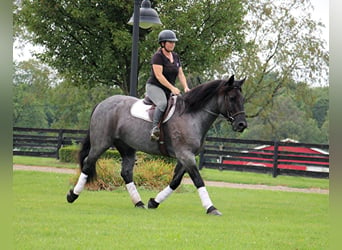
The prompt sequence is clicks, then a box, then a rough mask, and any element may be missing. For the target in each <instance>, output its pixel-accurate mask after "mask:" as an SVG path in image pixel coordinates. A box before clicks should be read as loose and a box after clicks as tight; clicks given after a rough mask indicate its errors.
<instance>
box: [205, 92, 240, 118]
mask: <svg viewBox="0 0 342 250" xmlns="http://www.w3.org/2000/svg"><path fill="white" fill-rule="evenodd" d="M232 89H240V90H241V88H240V87H233V88H232ZM232 89H231V90H232ZM224 102H225V105H226V106H227V107H228V101H227V95H225V96H224ZM203 110H204V111H205V112H207V113H209V114H211V115H213V116H216V117H218V116H222V117H223V118H224V119H226V120H228V121H229V122H230V123H233V122H234V121H235V117H237V116H238V115H242V114H245V111H243V110H242V111H238V112H236V113H234V114H232V113H231V112H230V111H229V110H228V109H227V115H226V116H225V115H222V114H220V113H216V112H213V111H211V110H208V109H203Z"/></svg>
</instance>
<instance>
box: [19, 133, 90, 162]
mask: <svg viewBox="0 0 342 250" xmlns="http://www.w3.org/2000/svg"><path fill="white" fill-rule="evenodd" d="M86 133H87V130H76V129H44V128H22V127H14V128H13V155H26V156H41V157H54V158H57V159H59V154H58V151H59V149H60V148H61V147H63V146H67V145H72V144H78V143H80V142H81V141H82V140H83V138H84V137H85V136H86Z"/></svg>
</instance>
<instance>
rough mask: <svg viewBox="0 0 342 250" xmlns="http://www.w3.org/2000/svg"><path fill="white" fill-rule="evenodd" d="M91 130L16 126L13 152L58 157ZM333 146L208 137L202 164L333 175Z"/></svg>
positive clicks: (236, 168)
mask: <svg viewBox="0 0 342 250" xmlns="http://www.w3.org/2000/svg"><path fill="white" fill-rule="evenodd" d="M86 133H87V130H74V129H42V128H21V127H14V128H13V155H27V156H41V157H55V158H57V159H59V154H58V151H59V149H60V148H61V147H63V146H66V145H72V144H77V143H80V142H81V141H82V140H83V138H84V137H85V135H86ZM328 150H329V145H326V144H307V143H292V142H279V141H275V142H272V141H262V140H241V139H225V138H217V137H207V138H206V141H205V143H204V149H203V150H202V152H201V153H200V164H199V167H200V169H202V168H203V167H205V168H214V169H220V170H235V171H248V172H258V173H271V174H272V175H273V177H276V176H277V175H281V174H286V175H300V176H311V177H319V178H328V177H329V152H328Z"/></svg>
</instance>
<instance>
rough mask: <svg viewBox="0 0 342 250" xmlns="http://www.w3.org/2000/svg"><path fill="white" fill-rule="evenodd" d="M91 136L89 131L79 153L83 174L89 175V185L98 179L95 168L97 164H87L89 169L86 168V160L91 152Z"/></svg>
mask: <svg viewBox="0 0 342 250" xmlns="http://www.w3.org/2000/svg"><path fill="white" fill-rule="evenodd" d="M90 146H91V145H90V134H89V130H88V132H87V136H86V138H84V140H83V142H82V147H81V150H80V151H79V153H78V161H79V164H80V170H81V172H83V173H85V174H87V175H88V178H87V183H89V182H92V181H94V179H95V178H96V167H95V164H96V162H95V163H92V162H89V161H88V162H87V164H88V166H87V169H85V168H84V159H85V158H86V157H87V156H88V154H89V151H90Z"/></svg>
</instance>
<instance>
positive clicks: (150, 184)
mask: <svg viewBox="0 0 342 250" xmlns="http://www.w3.org/2000/svg"><path fill="white" fill-rule="evenodd" d="M173 168H174V166H173V164H170V163H168V162H165V161H164V160H163V159H155V160H149V159H145V158H143V157H141V158H140V159H138V160H137V165H136V166H135V168H134V173H133V177H134V183H135V184H136V185H137V186H140V187H144V188H146V189H150V190H156V189H158V190H159V189H162V188H165V187H166V186H167V185H168V184H169V183H170V181H171V179H172V176H173ZM96 172H97V178H96V180H95V181H94V182H92V183H88V184H86V189H88V190H96V191H97V190H114V189H117V188H119V187H121V186H124V181H123V179H122V177H121V163H120V162H119V161H117V160H113V159H99V160H98V161H97V164H96ZM78 176H79V172H78V174H77V175H75V176H73V177H72V178H71V183H72V184H76V182H77V180H78Z"/></svg>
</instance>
